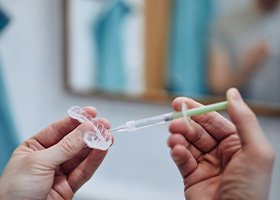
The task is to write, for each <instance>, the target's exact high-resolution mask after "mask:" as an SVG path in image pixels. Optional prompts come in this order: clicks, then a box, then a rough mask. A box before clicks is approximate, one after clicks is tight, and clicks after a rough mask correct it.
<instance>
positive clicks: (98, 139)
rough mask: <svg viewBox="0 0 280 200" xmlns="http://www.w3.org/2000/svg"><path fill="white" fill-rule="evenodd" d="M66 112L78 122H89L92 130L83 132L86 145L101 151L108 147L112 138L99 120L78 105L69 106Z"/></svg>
mask: <svg viewBox="0 0 280 200" xmlns="http://www.w3.org/2000/svg"><path fill="white" fill-rule="evenodd" d="M68 114H69V116H70V117H71V118H72V119H76V120H78V121H79V122H80V123H84V122H91V124H92V128H93V131H88V132H86V133H85V134H84V142H85V143H86V144H87V146H88V147H90V148H93V149H100V150H103V151H105V150H107V149H109V147H110V146H111V145H112V142H113V140H112V137H111V136H110V135H108V132H107V129H106V128H105V127H104V125H103V124H102V123H101V122H98V120H96V119H94V118H93V117H92V116H91V115H89V114H88V113H87V112H86V111H84V110H83V109H82V108H81V107H79V106H73V107H71V108H70V109H69V110H68Z"/></svg>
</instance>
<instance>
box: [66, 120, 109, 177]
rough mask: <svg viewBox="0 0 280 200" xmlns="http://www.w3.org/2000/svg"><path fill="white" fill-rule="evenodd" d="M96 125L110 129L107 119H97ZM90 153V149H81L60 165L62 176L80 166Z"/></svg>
mask: <svg viewBox="0 0 280 200" xmlns="http://www.w3.org/2000/svg"><path fill="white" fill-rule="evenodd" d="M98 124H102V125H103V126H104V128H105V129H110V123H109V121H108V120H107V119H104V118H101V119H98ZM108 134H109V133H108ZM112 138H113V136H112ZM91 152H92V149H91V148H85V149H83V150H82V151H81V152H80V153H79V154H78V155H77V156H75V157H74V158H72V159H71V160H69V161H66V162H65V163H63V164H62V166H61V169H62V172H64V174H68V173H70V172H71V171H72V170H73V169H75V168H76V167H77V166H78V165H80V164H81V163H82V162H83V161H84V159H85V158H87V156H88V155H89V154H90V153H91Z"/></svg>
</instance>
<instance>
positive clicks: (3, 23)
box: [0, 8, 9, 31]
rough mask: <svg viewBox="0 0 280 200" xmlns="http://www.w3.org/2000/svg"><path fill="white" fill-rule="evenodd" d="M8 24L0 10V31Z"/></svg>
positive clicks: (6, 18)
mask: <svg viewBox="0 0 280 200" xmlns="http://www.w3.org/2000/svg"><path fill="white" fill-rule="evenodd" d="M8 23H9V18H8V17H7V16H6V15H5V13H4V12H3V11H2V10H1V8H0V31H1V30H2V29H4V27H5V26H6V25H7V24H8Z"/></svg>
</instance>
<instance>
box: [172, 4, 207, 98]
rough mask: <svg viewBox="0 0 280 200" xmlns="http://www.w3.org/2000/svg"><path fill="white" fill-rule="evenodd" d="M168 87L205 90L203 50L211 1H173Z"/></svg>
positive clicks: (197, 93) (182, 91) (193, 92)
mask: <svg viewBox="0 0 280 200" xmlns="http://www.w3.org/2000/svg"><path fill="white" fill-rule="evenodd" d="M172 9H173V10H172V20H171V45H170V51H169V52H170V54H169V55H170V57H169V61H168V67H167V68H168V69H167V71H168V74H167V76H168V77H167V79H168V82H167V87H168V88H167V89H168V90H169V91H170V92H171V93H173V94H180V95H192V96H196V97H199V96H202V95H204V94H205V92H206V81H205V79H206V73H205V71H206V68H205V66H206V51H207V38H208V33H209V22H210V17H211V10H212V1H211V0H203V1H193V0H174V1H173V8H172Z"/></svg>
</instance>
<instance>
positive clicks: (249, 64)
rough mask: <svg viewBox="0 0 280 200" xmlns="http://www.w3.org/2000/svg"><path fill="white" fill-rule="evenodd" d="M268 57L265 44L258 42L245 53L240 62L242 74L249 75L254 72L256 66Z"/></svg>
mask: <svg viewBox="0 0 280 200" xmlns="http://www.w3.org/2000/svg"><path fill="white" fill-rule="evenodd" d="M267 56H268V47H267V45H266V43H264V42H260V43H258V44H256V45H255V46H253V47H252V48H251V49H249V50H248V51H247V52H245V54H244V57H243V60H242V61H241V66H242V70H243V71H242V73H245V74H250V73H251V72H253V71H255V70H256V68H257V67H258V65H259V64H260V63H261V62H262V61H263V60H264V59H265V58H266V57H267Z"/></svg>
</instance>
